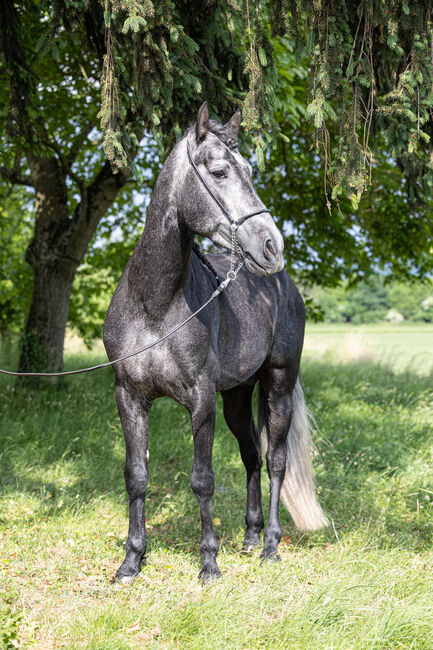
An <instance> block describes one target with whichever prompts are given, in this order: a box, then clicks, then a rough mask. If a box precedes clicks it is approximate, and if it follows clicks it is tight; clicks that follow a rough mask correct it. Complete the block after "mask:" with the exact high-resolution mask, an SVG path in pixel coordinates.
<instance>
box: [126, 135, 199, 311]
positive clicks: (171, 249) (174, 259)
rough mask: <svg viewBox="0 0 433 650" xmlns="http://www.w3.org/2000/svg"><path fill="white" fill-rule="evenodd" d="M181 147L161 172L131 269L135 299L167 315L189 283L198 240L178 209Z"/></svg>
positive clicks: (147, 309) (130, 284)
mask: <svg viewBox="0 0 433 650" xmlns="http://www.w3.org/2000/svg"><path fill="white" fill-rule="evenodd" d="M179 149H180V148H179V145H177V147H176V148H175V149H174V150H173V152H172V153H171V154H170V156H169V158H168V159H167V161H166V162H165V164H164V166H163V168H162V170H161V172H160V174H159V177H158V180H157V182H156V184H155V188H154V190H153V193H152V199H151V201H150V204H149V207H148V209H147V218H146V225H145V227H144V231H143V235H142V237H141V239H140V241H139V243H138V245H137V247H136V249H135V251H134V253H133V256H132V258H131V263H130V269H129V277H128V282H129V286H130V288H131V290H132V293H133V295H134V297H135V299H136V300H138V301H139V302H140V303H141V304H142V306H144V308H145V310H146V312H147V313H148V314H149V315H151V316H152V317H154V318H160V317H162V316H163V314H164V313H165V312H166V311H167V309H168V308H169V306H170V304H171V302H172V301H173V298H174V296H175V294H176V292H177V291H178V290H179V289H180V288H181V287H182V286H184V285H185V283H186V281H187V278H188V273H189V264H190V255H191V248H192V243H193V240H194V235H193V234H192V233H191V232H190V231H189V230H188V229H187V227H186V226H185V225H183V224H182V221H181V220H180V219H179V215H178V211H177V202H176V187H177V185H178V182H179V174H180V173H181V170H182V163H181V162H180V160H181V154H180V151H179Z"/></svg>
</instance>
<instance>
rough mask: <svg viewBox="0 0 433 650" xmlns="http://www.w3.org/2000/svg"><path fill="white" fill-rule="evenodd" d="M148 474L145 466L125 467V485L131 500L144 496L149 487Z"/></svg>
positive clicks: (128, 465)
mask: <svg viewBox="0 0 433 650" xmlns="http://www.w3.org/2000/svg"><path fill="white" fill-rule="evenodd" d="M147 478H148V472H147V468H146V466H145V465H144V464H141V463H140V464H135V465H130V464H127V465H126V467H125V485H126V491H127V492H128V495H129V497H130V498H135V497H137V496H140V495H144V493H145V492H146V487H147Z"/></svg>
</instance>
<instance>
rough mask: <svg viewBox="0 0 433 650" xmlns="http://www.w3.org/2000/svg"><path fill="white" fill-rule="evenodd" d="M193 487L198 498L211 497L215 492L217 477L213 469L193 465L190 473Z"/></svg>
mask: <svg viewBox="0 0 433 650" xmlns="http://www.w3.org/2000/svg"><path fill="white" fill-rule="evenodd" d="M190 482H191V488H192V490H193V492H194V494H195V495H196V496H197V498H204V497H211V496H212V495H213V493H214V487H215V477H214V472H213V469H212V468H211V467H210V468H207V469H198V468H196V467H193V468H192V470H191V474H190Z"/></svg>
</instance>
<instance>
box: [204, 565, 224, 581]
mask: <svg viewBox="0 0 433 650" xmlns="http://www.w3.org/2000/svg"><path fill="white" fill-rule="evenodd" d="M217 578H221V571H220V570H219V569H218V567H213V568H212V569H208V568H203V569H201V571H200V573H199V574H198V579H199V580H200V581H201V582H203V583H205V584H207V583H209V582H212V580H216V579H217Z"/></svg>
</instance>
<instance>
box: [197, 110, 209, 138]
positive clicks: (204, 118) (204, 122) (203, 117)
mask: <svg viewBox="0 0 433 650" xmlns="http://www.w3.org/2000/svg"><path fill="white" fill-rule="evenodd" d="M208 122H209V110H208V107H207V102H203V104H202V105H201V106H200V108H199V110H198V113H197V122H196V124H195V134H196V138H197V140H200V138H202V137H203V136H205V135H206V133H207V126H208Z"/></svg>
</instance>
